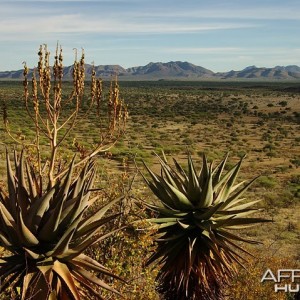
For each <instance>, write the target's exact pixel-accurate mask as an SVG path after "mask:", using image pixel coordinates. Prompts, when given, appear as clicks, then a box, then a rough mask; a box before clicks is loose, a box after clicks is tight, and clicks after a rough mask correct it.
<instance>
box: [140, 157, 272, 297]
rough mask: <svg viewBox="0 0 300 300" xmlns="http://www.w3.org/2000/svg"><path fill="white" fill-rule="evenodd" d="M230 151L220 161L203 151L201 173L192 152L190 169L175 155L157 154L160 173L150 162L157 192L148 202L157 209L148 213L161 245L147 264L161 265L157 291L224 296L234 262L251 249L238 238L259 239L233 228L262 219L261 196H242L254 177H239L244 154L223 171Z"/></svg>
mask: <svg viewBox="0 0 300 300" xmlns="http://www.w3.org/2000/svg"><path fill="white" fill-rule="evenodd" d="M227 158H228V155H227V156H226V157H225V158H224V159H223V160H222V162H221V163H220V164H219V165H218V166H217V167H213V164H210V165H209V164H208V162H207V158H206V156H205V155H204V156H203V162H202V168H201V171H200V172H199V173H197V171H196V168H195V166H194V163H193V160H192V158H191V156H189V157H188V165H187V170H184V168H183V167H182V166H181V165H180V164H179V163H178V162H177V161H176V160H175V159H174V165H172V166H171V165H170V164H169V163H168V162H167V160H166V158H165V156H164V158H159V161H160V166H161V173H160V174H156V173H154V172H153V171H152V170H151V169H149V168H148V167H147V166H146V165H145V167H146V170H147V171H148V173H149V176H147V177H146V176H143V177H144V179H145V182H146V184H147V185H148V187H149V188H150V189H151V190H152V192H153V193H154V195H156V197H157V198H158V200H159V201H158V202H154V204H149V203H148V204H146V205H147V206H148V208H149V209H151V210H152V211H153V212H154V213H155V217H154V218H151V219H149V221H150V222H151V223H152V224H153V226H151V228H155V229H156V230H157V231H156V232H155V239H156V244H157V248H156V250H155V251H154V252H153V254H152V255H151V256H150V258H149V259H148V262H147V264H148V265H149V264H152V263H156V264H158V265H159V271H158V275H157V282H158V287H157V289H158V291H159V292H160V293H161V295H163V298H164V299H172V300H176V299H180V300H182V299H189V300H191V299H197V300H199V299H222V288H223V286H224V284H226V283H228V282H229V279H230V278H231V277H232V276H233V275H234V274H235V273H236V267H235V265H236V264H240V265H242V264H243V262H244V260H245V258H244V257H243V256H242V255H241V252H244V253H247V254H250V253H249V252H248V251H246V250H245V249H244V248H243V247H242V246H241V245H240V242H245V243H250V244H253V243H257V242H256V241H252V240H249V239H247V238H243V237H241V236H240V235H239V234H238V233H236V232H234V231H233V230H238V229H242V228H245V227H247V226H251V225H255V224H257V223H261V222H268V220H265V219H263V218H260V217H251V216H250V217H249V215H251V214H254V213H257V212H258V209H255V208H253V205H255V204H256V203H257V202H258V201H259V200H252V201H250V202H249V201H247V199H245V198H244V197H243V195H244V193H245V191H246V190H247V189H248V188H249V187H250V185H251V184H252V183H253V182H254V180H255V179H253V180H251V181H250V182H245V181H242V182H239V183H236V179H237V177H238V173H239V170H240V167H241V164H242V161H243V158H242V159H241V160H240V161H239V162H238V163H237V164H236V165H234V166H233V167H232V168H231V169H230V170H228V171H227V172H225V165H226V162H227Z"/></svg>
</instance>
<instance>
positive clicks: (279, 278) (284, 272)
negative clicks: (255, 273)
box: [261, 269, 300, 293]
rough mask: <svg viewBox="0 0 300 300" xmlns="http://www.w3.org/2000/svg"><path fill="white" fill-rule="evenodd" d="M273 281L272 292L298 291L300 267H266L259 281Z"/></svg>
mask: <svg viewBox="0 0 300 300" xmlns="http://www.w3.org/2000/svg"><path fill="white" fill-rule="evenodd" d="M267 281H269V282H270V281H271V282H274V292H275V293H278V292H281V291H282V292H285V293H298V292H299V291H300V269H279V270H277V272H274V273H273V272H272V270H271V269H267V270H266V272H265V273H264V274H263V276H262V279H261V282H267Z"/></svg>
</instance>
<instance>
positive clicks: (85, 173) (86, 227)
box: [0, 153, 123, 300]
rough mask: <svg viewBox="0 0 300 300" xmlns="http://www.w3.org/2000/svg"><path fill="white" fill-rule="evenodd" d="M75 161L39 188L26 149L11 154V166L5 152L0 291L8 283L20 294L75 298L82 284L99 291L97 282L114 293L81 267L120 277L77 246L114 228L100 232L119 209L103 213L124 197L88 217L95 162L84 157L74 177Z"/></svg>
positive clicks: (0, 206) (92, 241) (82, 246)
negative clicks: (50, 181)
mask: <svg viewBox="0 0 300 300" xmlns="http://www.w3.org/2000/svg"><path fill="white" fill-rule="evenodd" d="M74 161H75V157H74V159H73V160H72V162H71V164H70V167H69V170H68V172H67V173H66V175H65V177H64V178H62V179H60V180H58V181H57V182H56V183H55V184H54V186H52V187H51V186H50V185H49V186H48V187H47V188H46V189H45V190H40V189H41V184H40V183H38V179H37V177H36V176H35V175H34V173H33V167H32V166H30V165H29V164H28V163H26V162H25V155H24V154H23V153H22V154H21V155H20V156H19V157H18V156H17V155H16V154H15V155H14V163H15V172H13V169H12V167H11V163H10V159H9V156H8V155H7V161H6V164H7V176H8V186H7V189H8V193H5V191H3V190H0V225H1V226H0V246H2V247H4V248H5V249H6V250H8V251H10V252H11V253H10V254H8V255H7V256H6V257H2V258H1V259H0V292H1V291H3V290H6V289H8V288H9V287H12V288H16V289H18V290H20V295H21V299H29V298H30V299H33V300H40V299H48V300H49V299H73V300H74V299H80V298H81V294H82V291H81V285H80V284H82V286H84V287H85V288H87V289H88V290H89V291H90V292H91V293H93V294H94V295H98V296H99V289H94V288H95V287H96V286H98V287H99V288H100V289H101V288H104V289H108V290H109V291H112V292H115V293H118V292H117V291H116V290H114V289H113V288H111V287H110V286H109V285H107V284H106V283H105V282H104V281H102V280H100V279H98V278H97V277H96V276H94V275H93V274H91V273H89V272H88V271H86V270H85V268H86V269H91V270H93V271H95V272H98V273H102V274H103V275H108V276H110V277H115V278H117V279H119V277H118V276H116V275H114V274H113V273H111V272H110V271H109V270H107V269H106V268H104V267H103V266H102V265H101V264H99V263H98V262H96V261H94V260H92V259H90V258H88V257H87V256H85V255H83V254H82V252H83V251H85V250H86V249H87V248H88V247H89V246H91V245H93V244H95V243H97V242H100V241H101V240H103V239H105V238H106V237H108V236H110V235H112V234H114V233H115V232H117V231H118V230H119V228H117V229H115V230H112V231H110V232H107V233H101V234H100V231H101V229H102V228H103V227H104V226H105V225H106V224H107V223H108V222H111V221H114V220H115V219H116V218H117V217H118V216H119V215H120V214H112V215H109V216H105V214H106V213H107V211H108V210H109V209H110V208H111V207H112V206H113V205H114V204H116V203H117V202H119V201H121V200H122V199H123V197H121V198H119V199H116V200H114V201H111V202H110V203H109V204H107V205H105V206H104V207H102V208H100V209H99V210H98V212H97V213H95V214H92V215H91V216H89V217H87V216H86V215H87V214H86V211H87V209H88V208H89V207H90V206H91V205H92V204H93V203H94V202H95V201H96V199H97V197H93V198H91V199H90V195H91V194H92V186H93V183H94V178H95V165H94V163H93V162H92V161H89V162H87V164H86V165H85V166H84V168H83V169H82V170H81V172H80V173H79V175H78V176H77V177H76V178H75V179H74V176H73V174H74ZM32 184H34V186H32ZM79 283H80V284H79ZM99 298H101V297H100V296H99Z"/></svg>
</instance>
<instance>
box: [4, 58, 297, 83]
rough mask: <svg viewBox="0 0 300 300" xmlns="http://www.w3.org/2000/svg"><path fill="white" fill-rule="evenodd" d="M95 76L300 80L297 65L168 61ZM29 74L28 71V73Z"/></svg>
mask: <svg viewBox="0 0 300 300" xmlns="http://www.w3.org/2000/svg"><path fill="white" fill-rule="evenodd" d="M85 71H86V78H87V79H89V78H90V76H91V73H92V66H91V65H88V64H87V65H86V66H85ZM95 71H96V75H97V76H98V77H101V78H104V79H105V78H109V77H111V75H114V74H118V77H119V79H120V80H160V79H161V80H163V79H166V80H167V79H172V80H174V79H177V80H203V79H257V80H263V79H265V80H272V79H277V80H295V79H300V67H298V66H296V65H290V66H276V67H273V68H264V67H256V66H249V67H246V68H245V69H243V70H241V71H234V70H231V71H229V72H213V71H211V70H208V69H206V68H203V67H200V66H196V65H194V64H191V63H189V62H182V61H171V62H167V63H162V62H156V63H153V62H150V63H148V64H147V65H145V66H138V67H131V68H127V69H125V68H123V67H121V66H119V65H99V66H95ZM30 74H32V70H31V71H30V73H29V76H30ZM22 78H23V70H17V71H3V72H1V71H0V79H2V80H5V79H7V80H8V79H16V80H18V79H19V80H20V79H22ZM71 78H72V66H68V67H65V68H64V79H65V80H70V79H71Z"/></svg>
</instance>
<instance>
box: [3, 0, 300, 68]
mask: <svg viewBox="0 0 300 300" xmlns="http://www.w3.org/2000/svg"><path fill="white" fill-rule="evenodd" d="M299 34H300V1H299V0H284V1H283V0H281V1H277V0H272V1H271V0H259V1H258V0H252V1H249V0H247V1H244V0H240V1H238V0H223V1H221V0H209V1H207V0H206V1H202V0H180V1H179V0H173V1H171V0H166V1H164V0H151V1H150V0H93V1H70V0H66V1H56V0H53V1H45V0H36V1H28V0H20V1H14V0H10V1H2V0H0V54H1V55H0V70H1V71H5V70H16V69H21V68H22V62H23V61H26V62H27V64H28V66H29V67H34V66H36V64H37V54H36V53H37V50H38V48H39V45H40V44H44V43H45V44H48V47H49V49H50V51H51V52H52V53H54V50H55V46H56V43H57V41H59V43H60V44H61V45H62V47H63V51H64V58H65V61H64V64H65V65H69V64H71V63H72V61H73V59H74V50H73V48H78V49H81V48H84V49H85V53H86V62H87V63H91V62H94V63H95V65H101V64H119V65H121V66H123V67H125V68H127V67H132V66H139V65H145V64H147V63H149V62H150V61H152V62H158V61H161V62H168V61H176V60H181V61H188V62H191V63H194V64H196V65H199V66H203V67H205V68H208V69H210V70H212V71H229V70H231V69H233V70H240V69H243V68H245V67H247V66H249V65H256V66H265V67H272V66H276V65H291V64H296V65H300V38H299Z"/></svg>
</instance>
